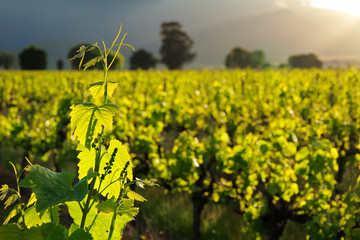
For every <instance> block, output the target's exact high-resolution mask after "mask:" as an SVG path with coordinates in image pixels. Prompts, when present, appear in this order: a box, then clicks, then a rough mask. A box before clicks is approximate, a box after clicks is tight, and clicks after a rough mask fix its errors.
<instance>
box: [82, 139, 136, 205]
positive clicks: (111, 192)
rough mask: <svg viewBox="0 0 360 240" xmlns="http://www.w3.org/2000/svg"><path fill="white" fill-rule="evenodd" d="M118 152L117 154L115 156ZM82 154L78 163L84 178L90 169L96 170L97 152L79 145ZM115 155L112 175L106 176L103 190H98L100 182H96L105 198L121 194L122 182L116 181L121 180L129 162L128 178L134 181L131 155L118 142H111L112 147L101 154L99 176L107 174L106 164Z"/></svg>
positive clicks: (102, 186) (102, 185)
mask: <svg viewBox="0 0 360 240" xmlns="http://www.w3.org/2000/svg"><path fill="white" fill-rule="evenodd" d="M115 149H117V150H116V153H115V154H114V152H115ZM77 150H78V151H80V153H79V154H78V158H79V159H80V161H79V163H78V167H79V178H84V177H86V176H87V171H88V169H89V168H95V157H96V150H95V149H93V148H91V149H90V150H89V149H87V148H86V147H84V146H81V145H79V146H78V148H77ZM112 155H114V161H113V163H112V164H113V165H112V169H111V171H112V172H111V173H108V174H107V175H106V176H104V180H103V182H102V184H101V188H100V189H98V186H99V180H98V179H97V180H96V183H95V187H96V188H97V189H98V190H99V191H100V192H101V194H102V195H103V196H106V195H107V194H108V197H109V198H111V197H112V196H114V197H117V196H118V194H119V192H120V182H119V181H116V180H117V179H119V178H120V175H121V172H122V171H123V169H124V167H125V165H126V163H127V162H129V164H128V167H127V168H126V172H127V178H128V179H129V180H132V179H133V172H132V164H131V161H130V155H129V154H128V152H127V151H126V149H125V147H124V146H123V145H122V144H121V142H120V141H118V140H115V139H113V140H111V141H110V146H109V148H108V150H107V151H105V152H104V153H102V154H101V156H102V158H101V162H100V169H99V174H100V176H101V175H103V174H105V170H104V168H105V167H106V163H109V162H110V159H111V156H112Z"/></svg>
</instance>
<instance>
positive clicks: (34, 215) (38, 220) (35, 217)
mask: <svg viewBox="0 0 360 240" xmlns="http://www.w3.org/2000/svg"><path fill="white" fill-rule="evenodd" d="M59 211H60V207H58V206H55V207H52V208H48V209H44V210H42V211H41V212H37V211H36V208H35V205H34V206H31V207H29V208H27V209H26V210H25V215H24V217H25V222H26V226H27V227H28V228H29V227H35V226H40V225H42V224H43V223H48V222H51V215H53V219H54V222H55V223H59ZM20 219H21V218H20Z"/></svg>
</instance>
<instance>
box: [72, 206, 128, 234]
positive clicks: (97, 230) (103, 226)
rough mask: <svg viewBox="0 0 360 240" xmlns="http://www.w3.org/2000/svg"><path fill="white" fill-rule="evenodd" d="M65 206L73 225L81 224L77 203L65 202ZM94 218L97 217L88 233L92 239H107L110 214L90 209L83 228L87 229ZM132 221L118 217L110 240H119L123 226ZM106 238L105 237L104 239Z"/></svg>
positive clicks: (124, 217)
mask: <svg viewBox="0 0 360 240" xmlns="http://www.w3.org/2000/svg"><path fill="white" fill-rule="evenodd" d="M66 205H67V206H68V209H69V214H70V216H71V217H72V218H73V219H74V223H75V224H78V225H79V224H80V223H81V216H82V211H81V208H80V206H79V204H78V203H77V202H74V201H72V202H67V203H66ZM95 216H97V218H96V220H95V222H94V225H92V227H91V229H90V233H91V235H92V236H93V238H94V239H107V236H108V235H109V232H110V226H111V219H112V216H113V214H112V213H105V212H98V209H97V208H95V207H93V208H91V209H90V211H89V213H88V215H87V217H86V221H85V228H87V227H89V226H90V225H91V224H92V223H93V221H94V218H95ZM131 220H132V219H131V218H130V217H128V216H126V215H123V216H118V217H117V218H116V221H115V224H114V226H115V230H114V233H113V236H112V238H111V239H114V240H115V239H116V240H118V239H121V233H122V230H123V228H124V227H125V225H126V224H127V223H128V222H130V221H131ZM105 236H106V237H105Z"/></svg>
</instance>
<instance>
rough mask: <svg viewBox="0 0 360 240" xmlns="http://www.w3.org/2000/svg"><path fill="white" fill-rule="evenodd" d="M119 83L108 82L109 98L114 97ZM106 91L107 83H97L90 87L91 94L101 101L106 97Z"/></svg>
mask: <svg viewBox="0 0 360 240" xmlns="http://www.w3.org/2000/svg"><path fill="white" fill-rule="evenodd" d="M117 85H118V83H117V82H108V83H107V94H108V96H110V97H111V96H112V95H113V93H114V90H115V88H116V87H117ZM104 91H105V82H96V83H92V84H90V86H89V92H90V94H91V95H92V96H93V97H94V98H95V99H99V98H101V97H103V96H104Z"/></svg>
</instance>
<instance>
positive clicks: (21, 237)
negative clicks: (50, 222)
mask: <svg viewBox="0 0 360 240" xmlns="http://www.w3.org/2000/svg"><path fill="white" fill-rule="evenodd" d="M9 239H16V240H42V239H43V237H42V235H41V232H40V230H39V228H30V229H27V230H24V231H22V230H21V229H20V228H19V226H18V225H16V224H6V225H3V226H1V227H0V240H9Z"/></svg>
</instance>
